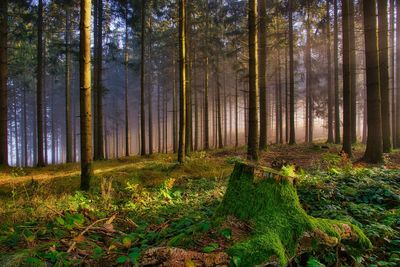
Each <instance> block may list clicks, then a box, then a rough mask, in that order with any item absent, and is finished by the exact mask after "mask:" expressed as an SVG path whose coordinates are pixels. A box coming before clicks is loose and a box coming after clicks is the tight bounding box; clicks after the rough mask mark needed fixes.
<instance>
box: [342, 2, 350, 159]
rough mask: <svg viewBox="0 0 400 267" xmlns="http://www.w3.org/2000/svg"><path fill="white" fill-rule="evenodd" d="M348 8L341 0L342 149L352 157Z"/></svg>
mask: <svg viewBox="0 0 400 267" xmlns="http://www.w3.org/2000/svg"><path fill="white" fill-rule="evenodd" d="M349 12H350V9H349V0H342V16H343V151H344V152H345V153H346V154H347V155H348V156H349V157H352V151H351V143H352V142H351V141H352V140H351V108H352V107H351V69H350V68H351V66H352V65H351V63H350V61H351V56H350V21H349V17H350V13H349Z"/></svg>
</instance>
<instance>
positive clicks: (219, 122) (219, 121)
mask: <svg viewBox="0 0 400 267" xmlns="http://www.w3.org/2000/svg"><path fill="white" fill-rule="evenodd" d="M215 75H216V78H215V79H216V83H217V84H216V85H217V92H216V94H217V103H216V106H217V135H218V148H223V147H224V145H223V141H222V118H221V117H222V116H221V83H220V81H219V75H220V73H219V55H217V62H216V66H215Z"/></svg>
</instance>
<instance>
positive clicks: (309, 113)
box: [305, 1, 314, 143]
mask: <svg viewBox="0 0 400 267" xmlns="http://www.w3.org/2000/svg"><path fill="white" fill-rule="evenodd" d="M306 31H307V43H306V53H305V54H306V58H305V65H306V133H305V137H306V140H305V141H306V143H312V139H313V136H312V133H313V112H314V111H313V97H312V95H313V92H312V73H311V72H312V67H311V64H312V63H311V21H310V3H309V1H307V20H306Z"/></svg>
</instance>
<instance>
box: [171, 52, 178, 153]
mask: <svg viewBox="0 0 400 267" xmlns="http://www.w3.org/2000/svg"><path fill="white" fill-rule="evenodd" d="M175 58H176V57H175V49H174V56H173V58H172V61H173V62H172V68H173V71H172V75H173V85H172V146H173V152H174V153H177V152H178V104H177V102H178V96H177V90H176V59H175Z"/></svg>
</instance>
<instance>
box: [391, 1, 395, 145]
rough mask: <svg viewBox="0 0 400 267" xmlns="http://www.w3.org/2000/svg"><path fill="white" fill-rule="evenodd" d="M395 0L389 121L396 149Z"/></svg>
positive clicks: (392, 13)
mask: <svg viewBox="0 0 400 267" xmlns="http://www.w3.org/2000/svg"><path fill="white" fill-rule="evenodd" d="M394 10H395V0H391V1H390V79H391V97H392V101H391V108H392V109H391V115H392V117H391V119H392V129H391V131H392V135H391V140H392V145H393V147H396V97H395V91H396V88H395V80H396V79H395V52H394V51H395V41H394V37H395V15H394Z"/></svg>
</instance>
